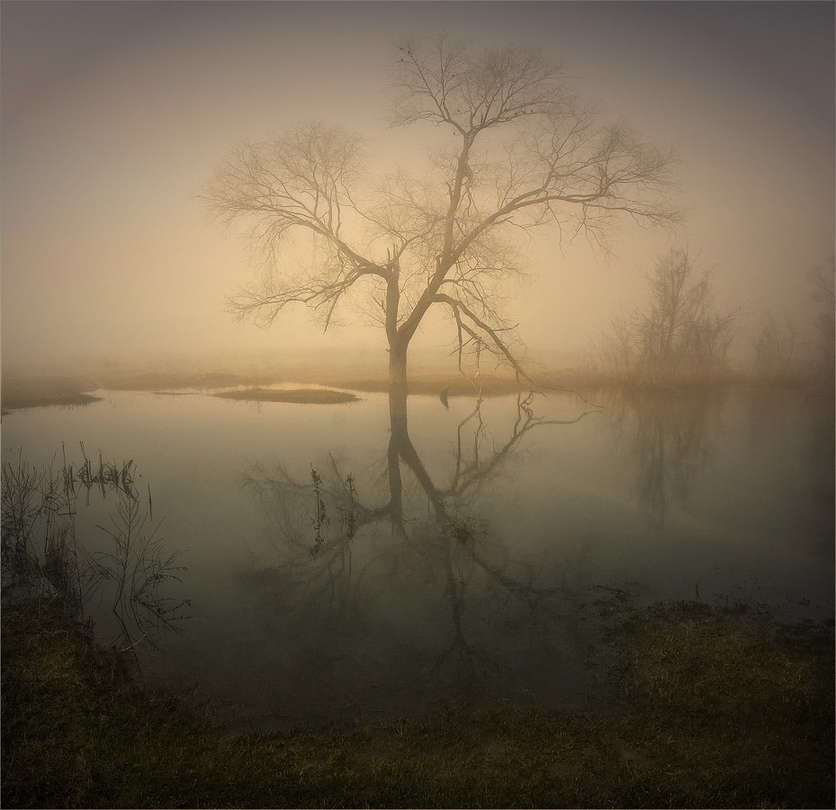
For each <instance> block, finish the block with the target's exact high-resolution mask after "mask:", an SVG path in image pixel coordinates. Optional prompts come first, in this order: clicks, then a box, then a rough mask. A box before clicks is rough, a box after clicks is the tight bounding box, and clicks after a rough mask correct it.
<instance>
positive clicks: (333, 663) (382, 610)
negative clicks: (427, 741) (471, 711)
mask: <svg viewBox="0 0 836 810" xmlns="http://www.w3.org/2000/svg"><path fill="white" fill-rule="evenodd" d="M533 401H534V395H533V394H531V393H528V394H523V393H520V394H519V395H518V397H517V400H516V411H515V414H514V416H513V421H512V424H511V425H510V430H509V433H508V436H507V438H506V439H505V440H504V442H502V443H501V444H498V445H497V444H496V443H494V442H492V441H490V437H489V433H488V430H487V428H486V425H485V422H484V421H483V415H482V407H481V406H482V403H481V400H477V401H476V403H475V406H474V408H473V410H472V411H471V412H470V413H469V414H468V415H467V416H466V417H465V418H463V419H462V420H461V422H460V423H459V424H458V426H457V429H456V435H455V441H454V443H453V452H452V458H451V460H450V463H449V468H448V470H447V476H446V479H445V480H444V481H443V483H439V482H438V481H437V480H434V478H433V476H431V475H430V473H429V472H428V470H427V468H426V466H425V465H424V463H423V462H422V460H421V457H420V455H419V453H418V451H417V450H416V448H415V446H414V444H413V442H412V440H411V438H410V434H409V429H408V416H407V396H406V393H405V392H403V393H397V392H396V393H390V427H391V431H390V436H389V444H388V449H387V454H386V460H385V462H383V464H382V467H381V470H380V471H379V473H378V474H377V475H376V476H374V479H375V480H376V481H377V484H378V488H377V492H376V493H375V492H372V493H371V494H367V493H365V492H363V493H361V492H358V491H357V489H356V488H355V480H354V478H353V477H352V476H351V475H350V474H349V470H348V469H346V468H345V467H344V465H341V464H340V463H338V462H337V460H336V459H335V458H334V457H333V456H329V459H328V463H327V465H326V467H321V469H316V470H312V473H311V477H310V478H309V479H307V480H299V478H297V477H294V476H293V475H291V474H289V473H288V472H287V470H286V469H284V467H282V466H281V464H278V465H276V466H275V467H274V468H272V469H270V470H267V469H265V468H264V467H261V466H256V467H254V468H253V469H252V470H251V472H250V473H249V474H248V475H247V476H246V478H245V486H246V487H247V488H249V489H251V490H252V491H254V492H255V493H257V494H258V497H259V499H260V503H261V506H262V508H263V509H264V510H265V512H266V513H267V516H268V527H269V529H268V530H269V535H270V542H271V545H272V548H273V549H274V550H275V553H276V556H275V560H276V563H275V564H273V565H268V566H265V567H262V568H261V570H260V571H259V572H257V577H253V576H250V577H249V578H248V582H250V583H252V582H254V581H258V582H259V584H260V591H261V594H262V596H263V597H264V600H263V601H266V602H267V603H269V605H270V608H269V610H266V611H265V612H266V613H270V612H272V615H273V616H274V617H276V622H275V625H274V627H275V629H276V632H278V633H282V632H283V633H286V634H287V636H286V638H287V639H288V640H290V639H292V638H296V639H298V638H310V637H311V630H310V628H311V627H312V626H314V627H316V628H317V630H316V637H317V639H318V642H317V643H318V644H319V645H320V647H322V646H323V645H324V646H325V647H326V648H327V649H326V650H325V651H323V650H322V649H320V650H319V651H318V652H317V653H316V655H317V656H318V657H319V661H320V666H319V668H318V670H317V676H316V677H322V681H321V682H320V688H324V689H327V688H332V687H333V684H334V683H339V684H340V686H341V688H342V687H343V686H346V684H347V681H350V680H351V678H352V677H354V678H355V679H356V678H357V677H359V676H358V672H357V671H355V672H354V673H352V675H349V674H348V673H347V672H346V671H345V668H346V667H349V668H352V667H353V668H354V669H355V670H358V668H359V669H363V668H364V666H367V665H371V667H372V668H373V669H374V668H377V672H376V673H375V674H368V678H369V679H370V680H375V679H377V681H378V683H379V682H380V678H381V677H382V675H381V669H384V668H385V667H382V668H381V667H378V665H379V664H381V662H382V661H383V660H387V661H389V662H390V664H391V663H392V661H393V660H394V659H395V658H399V659H400V666H395V670H397V671H398V672H399V673H400V675H399V676H398V677H400V678H403V679H405V681H408V682H409V685H408V686H407V683H406V682H404V683H402V684H398V685H395V687H394V688H395V689H396V690H397V689H400V690H401V691H404V692H405V691H408V692H410V693H411V694H412V697H413V703H414V702H423V703H427V702H430V703H433V702H437V701H441V702H443V703H444V704H449V702H450V701H451V700H452V701H454V702H456V703H457V704H460V703H461V701H465V702H468V703H469V702H471V701H472V700H478V699H479V698H480V697H481V698H487V699H490V698H494V699H496V698H497V696H498V695H501V696H502V697H503V699H505V698H508V697H509V695H508V692H509V688H510V691H511V692H514V693H515V695H514V696H511V699H513V697H516V698H517V699H519V698H520V695H521V694H522V693H524V692H526V690H527V687H526V686H525V685H524V683H525V682H526V680H533V681H538V679H539V680H543V679H548V678H549V677H550V673H551V675H553V674H554V672H555V671H556V670H555V668H556V667H560V666H562V667H564V669H565V667H566V663H567V660H568V659H569V658H570V657H573V656H574V657H573V658H572V660H573V662H575V663H573V664H572V666H575V665H576V659H578V658H579V657H581V653H580V652H579V651H578V649H575V650H574V651H572V650H570V649H568V647H569V646H571V645H572V643H573V642H572V639H573V638H574V645H575V647H576V648H577V647H578V646H579V645H580V641H579V639H580V633H579V630H578V627H577V624H578V623H579V622H581V621H582V620H583V619H582V618H581V616H580V614H579V612H578V607H579V604H580V596H579V594H576V593H573V592H571V591H570V590H567V589H566V588H565V587H558V586H557V585H556V584H555V582H554V581H553V576H552V579H551V580H550V578H549V574H548V572H544V571H543V570H542V566H541V565H538V564H537V563H536V562H533V561H531V560H528V561H527V560H525V559H523V558H521V557H520V558H515V556H514V555H512V553H511V552H510V551H509V549H508V548H507V547H506V546H505V545H504V544H503V542H502V541H501V540H500V539H498V538H496V537H493V536H492V535H491V532H490V529H489V527H487V526H485V525H484V524H483V523H482V522H481V521H480V520H479V519H478V517H476V516H472V515H469V514H467V512H466V509H467V508H468V507H469V506H472V505H474V504H476V503H477V495H478V494H479V491H480V488H481V487H482V485H483V483H485V482H486V481H488V480H489V479H490V478H491V477H492V476H494V475H495V474H496V473H497V471H498V470H499V469H500V468H501V466H502V465H503V463H504V462H505V461H507V460H508V459H509V458H510V457H511V456H512V455H513V454H514V453H515V452H516V451H517V450H518V449H519V448H520V447H521V446H522V445H523V444H524V443H525V440H526V439H527V438H529V437H530V436H531V435H532V434H533V433H534V432H535V431H539V430H543V429H548V428H550V427H553V426H557V425H568V424H572V423H575V422H578V421H579V420H580V419H581V418H583V416H585V415H586V413H588V412H585V413H581V414H580V415H579V416H577V417H575V418H572V419H568V420H555V419H546V418H543V417H538V416H537V415H536V414H535V411H534V407H533ZM436 478H438V476H436ZM383 493H385V494H383ZM375 494H377V496H378V498H379V499H380V500H379V502H377V503H375V502H374V501H372V500H370V499H371V498H373V497H374V496H375ZM279 617H280V618H279ZM404 628H408V632H404ZM445 628H446V629H445ZM358 640H359V641H358ZM355 642H357V643H356V644H355ZM386 647H388V649H384V648H386ZM361 658H363V659H364V660H365V664H364V662H363V661H361V660H360V659H361ZM326 659H327V661H328V663H324V662H325V660H326ZM348 659H351V661H349V663H346V662H347V661H348ZM538 662H540V663H542V662H547V664H546V665H545V666H544V667H543V671H542V672H540V673H536V672H531V671H529V672H527V673H526V672H525V669H526V667H528V668H529V670H530V669H531V668H532V667H534V668H535V669H537V668H538ZM323 666H324V667H325V668H327V669H328V670H329V671H328V672H327V673H325V672H323V670H322V667H323ZM395 670H390V672H392V671H395ZM512 670H514V671H513V672H512ZM361 680H362V677H361ZM380 685H381V688H382V689H386V688H388V687H387V685H386V684H380ZM390 686H391V685H390ZM549 688H550V689H551V690H553V691H560V690H559V685H558V684H555V683H552V684H551V686H550V687H549ZM359 691H362V687H360V688H359ZM417 693H421V694H417ZM349 702H350V701H349ZM358 702H359V699H358Z"/></svg>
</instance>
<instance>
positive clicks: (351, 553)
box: [3, 389, 834, 727]
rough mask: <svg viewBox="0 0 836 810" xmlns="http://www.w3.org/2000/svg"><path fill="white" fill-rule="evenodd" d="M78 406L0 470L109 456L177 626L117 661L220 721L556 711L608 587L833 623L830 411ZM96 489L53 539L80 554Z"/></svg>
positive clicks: (122, 398)
mask: <svg viewBox="0 0 836 810" xmlns="http://www.w3.org/2000/svg"><path fill="white" fill-rule="evenodd" d="M97 393H98V394H99V395H100V396H102V397H103V399H102V401H100V402H96V403H94V404H91V405H88V406H85V407H78V408H41V409H32V410H28V411H17V412H12V413H10V414H8V415H6V416H4V417H3V456H4V461H14V460H15V459H16V457H17V455H18V453H19V452H20V448H23V456H24V458H25V459H26V460H28V461H29V462H30V463H33V464H47V463H50V462H53V463H54V464H56V466H58V467H60V466H61V463H62V442H63V443H64V446H65V451H64V452H66V454H67V457H68V458H72V459H74V461H75V462H76V463H79V462H80V460H81V449H80V446H79V442H83V443H84V448H85V452H86V454H87V456H88V457H90V458H91V459H98V455H99V451H101V453H102V456H103V458H104V459H105V460H106V461H107V460H110V461H116V462H118V463H120V464H121V463H122V462H124V461H127V460H129V459H132V460H133V461H134V465H135V469H136V470H137V475H136V476H135V486H136V491H137V493H138V500H139V501H140V502H141V503H142V504H143V508H145V507H147V506H148V505H149V502H148V494H147V493H148V491H149V488H150V496H151V501H150V504H151V515H150V516H149V520H148V522H147V523H146V527H145V528H146V530H149V531H150V529H151V528H152V527H153V526H154V525H156V524H157V523H158V522H160V520H162V522H161V523H160V525H159V528H158V530H157V535H156V536H157V537H160V538H163V539H164V543H165V547H166V548H167V549H170V550H172V551H174V550H177V549H183V550H185V553H184V554H183V556H182V557H181V558H180V559H181V561H182V562H183V564H184V565H186V566H187V567H188V571H187V572H186V573H185V574H184V576H183V581H182V583H171V587H173V588H174V589H175V592H176V594H178V595H181V596H182V597H184V598H186V597H187V598H188V599H189V600H190V602H191V607H190V612H191V615H192V616H193V618H192V619H190V620H188V621H187V622H186V624H185V630H186V636H184V637H180V636H177V635H169V636H167V638H166V640H165V643H164V644H162V645H161V647H160V649H159V650H158V651H157V652H156V653H155V654H154V655H143V654H141V655H140V660H141V663H142V666H143V670H144V672H145V675H146V677H147V679H148V680H149V681H150V682H151V683H154V684H157V685H164V686H166V687H170V688H173V689H175V690H177V691H179V692H187V693H189V694H192V695H194V696H195V697H196V698H198V699H206V700H211V701H212V703H213V704H214V705H215V706H216V707H217V708H218V710H219V711H220V712H221V714H222V715H223V716H224V717H225V718H226V719H228V720H229V721H230V722H232V723H233V724H234V725H235V724H237V725H239V726H241V727H249V726H250V725H252V726H255V727H270V726H286V725H288V724H295V723H321V722H326V723H327V722H352V721H353V720H356V719H363V720H366V721H368V720H374V719H375V718H390V717H393V716H406V715H409V716H419V715H425V714H429V713H433V712H438V711H443V710H444V709H446V708H450V707H459V706H461V705H469V706H486V707H491V706H520V707H526V708H544V709H545V708H551V707H555V706H571V705H576V704H577V703H578V702H579V701H581V700H582V699H583V696H584V694H585V692H586V689H587V688H588V685H589V679H590V672H589V666H588V665H589V662H590V658H591V657H594V653H593V650H594V647H595V644H596V643H597V640H598V637H597V635H596V634H597V633H598V632H599V630H600V622H598V621H597V618H596V617H597V616H598V614H599V613H600V610H598V607H600V605H599V606H597V607H596V602H597V603H600V602H601V600H607V599H609V600H612V599H613V598H616V599H617V598H619V597H620V596H621V595H624V594H630V597H631V598H632V599H633V600H634V601H636V602H637V603H638V604H643V603H649V602H652V601H655V600H659V599H701V600H704V601H706V602H710V603H717V602H721V603H731V604H734V603H740V604H747V605H749V606H752V607H756V608H757V607H769V608H771V609H773V610H774V611H775V612H776V615H777V616H778V618H779V619H781V620H784V621H787V622H790V621H792V622H795V621H801V620H805V619H810V620H814V621H815V620H819V619H821V618H824V617H829V616H832V614H833V591H834V452H833V447H834V435H833V434H834V414H833V400H832V399H829V400H828V399H826V398H825V399H821V398H817V397H815V396H812V395H810V394H807V393H804V392H798V391H791V390H765V389H751V390H750V389H732V390H724V391H712V392H696V393H694V392H691V393H689V394H688V395H687V396H686V395H682V394H679V395H676V394H671V393H668V394H664V395H663V394H654V395H651V394H648V393H632V394H627V393H621V392H617V391H609V392H607V391H603V392H598V393H597V394H596V395H595V396H594V397H593V399H594V404H595V405H598V406H601V407H592V405H590V404H586V403H585V402H584V401H582V400H581V399H579V398H578V397H577V396H575V395H573V394H571V393H551V394H549V395H548V396H542V395H538V396H535V397H533V398H531V399H529V400H527V399H522V398H520V397H516V396H501V397H492V398H487V399H485V400H484V401H483V402H481V404H478V403H477V402H476V400H475V399H471V398H465V397H456V398H451V399H450V402H449V409H446V408H445V407H444V405H443V404H442V403H441V402H440V400H439V399H438V398H437V397H427V396H412V397H410V398H409V403H408V407H409V418H408V426H407V422H406V420H405V419H404V420H403V421H402V423H398V425H397V426H396V423H395V421H394V420H391V421H390V409H389V400H388V397H387V395H385V394H365V393H364V394H360V395H359V396H360V397H361V399H360V401H358V402H356V403H352V404H347V405H304V404H288V403H272V402H267V403H257V404H256V403H247V402H240V401H234V400H225V399H218V398H214V397H211V396H208V395H204V394H201V393H195V392H178V394H177V395H174V394H151V393H134V392H109V391H99V392H97ZM312 471H313V473H315V476H314V475H312ZM314 477H316V479H317V480H316V481H315V480H314ZM96 493H97V490H95V489H94V490H93V492H92V493H91V498H90V505H89V506H85V505H84V500H85V499H84V498H81V499H80V505H79V514H78V522H79V532H80V535H81V536H83V538H84V540H85V542H86V543H88V544H89V546H90V547H91V548H99V549H104V548H106V546H107V542H108V538H107V535H106V533H105V532H103V531H102V530H101V529H100V528H97V526H102V525H112V524H108V523H107V521H108V520H110V519H111V518H110V517H108V514H111V515H112V513H113V509H114V506H115V501H116V500H117V498H116V495H115V494H114V493H110V494H107V493H106V497H105V499H104V501H102V498H101V493H99V494H98V495H97V494H96ZM97 611H98V612H97ZM91 615H93V617H94V619H95V620H96V621H97V630H98V632H99V634H100V636H101V637H102V638H103V640H107V638H108V634H109V633H112V631H113V626H112V617H109V616H108V611H107V607H106V605H104V604H102V603H101V601H100V603H99V604H98V605H94V606H93V607H91Z"/></svg>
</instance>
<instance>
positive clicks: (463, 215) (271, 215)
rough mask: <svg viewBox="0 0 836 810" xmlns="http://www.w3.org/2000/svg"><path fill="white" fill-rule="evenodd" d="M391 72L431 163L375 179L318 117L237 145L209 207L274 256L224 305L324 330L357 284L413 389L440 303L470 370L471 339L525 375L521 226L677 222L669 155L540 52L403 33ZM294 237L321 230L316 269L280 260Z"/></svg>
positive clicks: (213, 185) (397, 117)
mask: <svg viewBox="0 0 836 810" xmlns="http://www.w3.org/2000/svg"><path fill="white" fill-rule="evenodd" d="M392 78H393V84H394V89H395V91H396V93H395V95H396V98H395V101H394V105H393V111H392V123H393V124H395V125H398V126H415V127H424V128H425V130H426V133H427V139H428V140H432V141H434V145H433V147H432V148H431V149H429V150H428V154H427V160H428V163H427V167H426V170H425V171H423V172H422V173H421V174H420V175H418V176H413V175H410V174H409V173H407V172H406V171H401V172H398V173H397V174H395V175H394V176H391V177H388V178H385V179H382V180H380V179H378V182H376V183H370V182H369V180H370V179H371V178H370V175H369V172H368V171H367V170H366V168H365V166H364V161H363V150H362V145H361V142H360V140H359V139H358V138H357V137H356V136H354V135H352V134H350V133H348V132H346V131H345V130H343V129H341V128H339V127H337V126H334V125H330V124H324V123H311V124H306V125H302V126H299V127H296V128H292V129H289V130H287V131H285V132H283V133H281V134H278V135H274V136H272V137H271V138H269V139H268V140H265V141H262V142H249V143H245V144H243V145H242V146H240V147H239V148H238V149H237V150H236V151H235V152H234V153H233V154H232V155H231V156H230V157H229V158H228V159H227V160H226V162H225V164H224V165H223V166H222V168H221V169H220V170H219V171H218V172H217V173H216V174H215V176H214V178H213V179H212V180H211V181H210V183H209V185H208V186H207V188H206V190H205V193H204V197H205V198H206V200H207V202H208V204H209V207H210V209H211V210H212V211H213V212H215V214H217V215H218V216H219V217H220V218H221V219H222V220H225V221H227V222H233V221H237V220H245V221H247V222H248V223H249V224H250V226H251V228H252V230H251V235H252V237H253V240H254V243H255V244H256V245H257V246H258V247H259V248H260V249H262V250H263V251H264V253H265V255H266V256H267V257H268V259H269V260H270V261H269V262H266V263H265V270H264V273H263V276H262V278H261V280H260V282H258V283H256V284H254V285H253V286H250V287H249V288H247V289H245V290H244V291H242V292H241V294H240V295H238V296H237V297H236V298H234V299H233V300H232V301H231V309H232V311H233V312H235V313H237V314H238V315H240V316H253V317H255V318H256V319H257V320H258V321H260V322H261V323H262V324H269V323H271V322H272V321H273V320H274V319H275V318H276V317H277V315H279V313H281V312H282V311H283V310H284V309H286V308H287V307H288V306H290V305H292V304H296V303H301V304H304V305H306V306H308V307H310V308H312V309H313V310H316V311H317V312H318V313H320V315H321V316H322V317H323V320H324V323H325V328H326V329H327V328H328V325H329V324H330V322H331V319H332V316H333V313H334V311H335V308H336V307H337V306H338V304H340V302H342V301H343V300H344V299H345V298H346V297H349V296H351V297H353V298H355V300H356V298H357V296H356V295H355V294H360V296H359V298H360V300H362V301H363V302H364V306H365V309H366V311H367V312H370V313H372V314H374V315H375V317H376V318H377V320H378V321H379V323H380V324H382V326H383V327H384V329H385V332H386V337H387V340H388V344H389V355H390V365H389V369H390V383H391V387H392V389H393V390H399V391H403V392H404V394H405V392H406V383H407V353H408V348H409V345H410V341H411V340H412V338H413V336H414V335H415V333H416V331H417V329H418V327H419V325H420V324H421V322H422V320H423V318H424V316H425V315H426V314H427V312H428V311H429V310H430V309H431V308H432V307H435V306H437V305H438V306H441V307H444V308H446V309H447V311H448V312H449V314H450V316H451V317H452V321H453V323H454V325H455V335H456V345H457V350H458V356H459V363H460V366H461V360H462V352H463V351H465V350H466V349H468V348H471V349H472V348H478V349H479V350H489V351H492V352H494V353H495V354H496V355H497V356H498V357H499V358H500V359H501V360H502V361H504V362H506V363H508V364H510V366H511V367H513V368H514V369H515V370H516V372H517V374H518V375H522V376H525V372H524V370H523V368H522V367H521V365H520V362H519V360H518V358H517V356H516V354H515V336H514V329H513V327H512V325H511V324H509V323H508V322H507V320H506V319H505V318H504V317H503V315H502V314H501V312H500V309H499V307H500V305H501V303H502V302H503V300H504V295H503V293H504V290H505V284H507V283H508V282H509V281H510V280H512V279H513V278H514V276H515V274H518V273H519V261H518V255H519V254H518V244H517V241H516V240H515V238H514V237H515V235H516V234H518V233H519V232H520V230H522V231H527V230H530V229H532V228H534V227H537V226H540V225H551V226H553V227H556V228H557V229H558V230H559V231H560V233H561V234H566V235H567V236H569V237H574V236H575V235H577V234H585V235H586V236H587V238H589V239H591V240H593V241H594V242H596V243H599V244H604V243H605V242H606V235H607V232H608V230H609V226H610V225H611V224H612V223H613V222H614V220H616V218H617V217H619V216H625V215H626V216H627V217H631V218H632V219H633V220H635V221H637V222H639V223H643V224H646V225H653V224H664V223H671V222H673V221H674V220H675V219H676V218H677V213H676V211H675V210H674V209H673V208H671V207H670V206H669V205H668V204H667V203H666V198H665V194H664V192H665V191H666V190H667V189H668V188H669V186H670V170H671V168H672V164H673V163H674V159H675V158H674V154H673V152H672V151H671V150H670V149H667V148H662V147H659V146H657V145H656V144H655V143H653V142H651V141H649V140H645V139H642V138H640V137H638V136H637V135H635V134H634V133H633V132H632V131H631V130H630V128H629V127H628V126H627V125H626V124H623V123H618V124H605V123H602V122H601V121H600V119H599V117H598V115H597V113H596V111H595V110H594V109H593V107H592V106H591V105H589V104H586V103H584V102H582V101H581V100H580V99H579V98H578V97H577V96H575V95H574V94H573V93H572V92H570V89H569V86H568V83H567V82H566V80H565V78H564V76H563V75H562V73H561V71H560V69H559V68H558V67H557V66H556V65H554V64H552V63H551V62H550V61H549V60H548V59H546V58H545V57H544V56H542V55H541V54H540V53H539V52H538V51H536V50H531V49H523V48H501V49H496V48H477V47H471V46H465V45H460V44H456V43H452V42H450V41H448V40H446V39H439V40H436V41H434V42H412V41H406V42H404V43H403V45H402V46H401V47H400V49H399V52H398V57H397V60H396V61H395V62H394V65H393V70H392ZM428 124H431V125H434V126H433V129H430V128H428V127H427V125H428ZM291 234H296V235H305V236H307V237H308V239H309V240H310V243H311V244H310V248H311V249H310V250H309V251H307V252H308V254H309V255H311V256H314V257H315V259H314V261H313V263H311V264H310V265H309V266H305V267H299V268H297V269H296V270H293V269H289V268H287V267H286V266H284V265H280V264H279V263H278V261H277V260H278V259H280V258H281V257H282V253H281V249H282V248H283V247H284V245H285V242H286V239H287V237H288V236H290V235H291Z"/></svg>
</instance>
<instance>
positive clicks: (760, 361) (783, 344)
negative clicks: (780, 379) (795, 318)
mask: <svg viewBox="0 0 836 810" xmlns="http://www.w3.org/2000/svg"><path fill="white" fill-rule="evenodd" d="M797 337H798V335H797V330H796V328H795V327H794V326H793V324H792V321H790V319H789V316H788V315H787V314H786V313H784V317H783V321H781V320H779V319H778V317H777V316H776V315H775V314H774V313H773V312H771V311H769V310H767V312H766V314H765V315H764V317H763V319H762V321H761V325H760V331H759V332H758V334H757V336H756V338H755V340H754V350H755V367H756V368H757V370H758V372H759V373H760V374H762V375H766V376H774V375H776V374H786V373H787V372H789V371H790V370H791V368H792V362H793V360H794V359H795V347H796V342H797Z"/></svg>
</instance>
